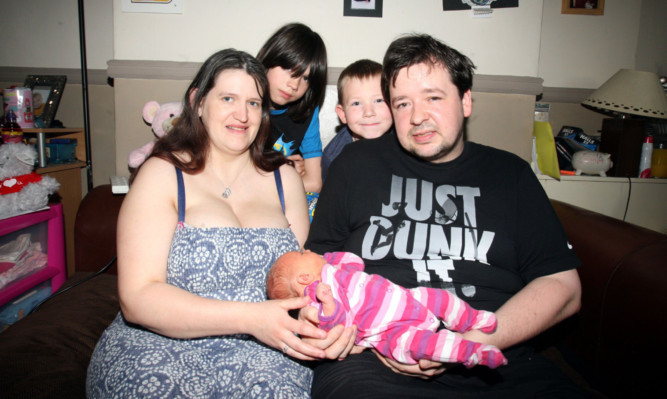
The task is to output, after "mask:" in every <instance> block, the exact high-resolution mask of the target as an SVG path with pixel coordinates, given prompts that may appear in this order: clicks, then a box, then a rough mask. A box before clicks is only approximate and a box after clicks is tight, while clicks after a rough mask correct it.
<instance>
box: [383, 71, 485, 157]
mask: <svg viewBox="0 0 667 399" xmlns="http://www.w3.org/2000/svg"><path fill="white" fill-rule="evenodd" d="M389 97H390V107H391V112H392V114H393V115H394V126H395V128H396V135H397V136H398V141H399V142H400V143H401V146H402V147H403V148H405V150H407V151H408V152H410V153H412V154H414V155H416V156H418V157H420V158H423V159H424V160H427V161H430V162H434V163H441V162H449V161H452V160H454V159H456V158H457V157H458V156H459V155H461V152H463V121H464V119H465V118H466V117H468V116H470V113H471V112H472V95H471V93H470V90H468V91H466V92H465V93H464V94H463V98H461V97H460V96H459V92H458V89H457V88H456V86H455V85H454V83H452V80H451V77H450V75H449V71H447V70H446V69H445V68H444V67H443V66H442V65H438V64H436V65H430V64H423V63H422V64H416V65H413V66H411V67H407V68H403V69H401V70H400V71H399V72H398V75H397V77H396V82H395V84H394V85H393V86H390V87H389Z"/></svg>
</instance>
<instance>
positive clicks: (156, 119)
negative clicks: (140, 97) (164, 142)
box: [127, 101, 183, 168]
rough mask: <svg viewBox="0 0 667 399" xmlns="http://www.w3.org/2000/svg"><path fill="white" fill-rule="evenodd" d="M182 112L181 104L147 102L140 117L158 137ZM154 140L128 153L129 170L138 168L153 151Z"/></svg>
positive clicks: (171, 125) (172, 124)
mask: <svg viewBox="0 0 667 399" xmlns="http://www.w3.org/2000/svg"><path fill="white" fill-rule="evenodd" d="M181 112H183V104H182V103H180V102H169V103H164V104H162V105H160V103H158V102H157V101H149V102H147V103H146V105H144V109H143V111H142V115H143V117H144V120H145V121H146V123H149V124H150V125H151V128H152V130H153V133H154V134H155V135H156V136H157V137H158V138H160V137H162V136H164V135H165V134H167V133H168V132H169V131H170V130H171V128H172V127H173V126H174V124H176V122H177V121H178V117H179V116H180V115H181ZM154 145H155V140H153V141H151V142H149V143H146V144H144V145H143V146H141V147H139V148H137V149H136V150H134V151H132V152H131V153H130V156H129V157H128V160H127V164H128V165H129V166H130V167H131V168H138V167H139V166H141V164H142V163H144V161H145V160H146V158H147V157H148V155H149V154H150V153H151V151H153V146H154Z"/></svg>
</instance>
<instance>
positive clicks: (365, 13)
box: [343, 0, 382, 18]
mask: <svg viewBox="0 0 667 399" xmlns="http://www.w3.org/2000/svg"><path fill="white" fill-rule="evenodd" d="M343 16H344V17H375V18H382V0H343Z"/></svg>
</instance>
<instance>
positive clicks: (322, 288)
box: [315, 283, 336, 316]
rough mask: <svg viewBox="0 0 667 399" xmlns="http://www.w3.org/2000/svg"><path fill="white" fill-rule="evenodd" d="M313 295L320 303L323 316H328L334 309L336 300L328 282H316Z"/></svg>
mask: <svg viewBox="0 0 667 399" xmlns="http://www.w3.org/2000/svg"><path fill="white" fill-rule="evenodd" d="M315 295H316V296H317V300H318V301H319V302H320V303H321V304H322V314H323V315H324V316H330V315H332V314H333V312H335V311H336V302H335V301H334V297H333V294H332V293H331V287H330V286H329V285H328V284H324V283H319V284H317V288H316V290H315Z"/></svg>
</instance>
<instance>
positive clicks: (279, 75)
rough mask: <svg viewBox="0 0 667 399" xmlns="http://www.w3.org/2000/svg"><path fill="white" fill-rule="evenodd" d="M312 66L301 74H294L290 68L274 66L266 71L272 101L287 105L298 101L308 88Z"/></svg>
mask: <svg viewBox="0 0 667 399" xmlns="http://www.w3.org/2000/svg"><path fill="white" fill-rule="evenodd" d="M309 74H310V67H308V69H307V70H306V72H304V73H303V75H301V76H296V77H295V76H292V71H291V70H290V69H283V68H282V67H279V66H277V67H273V68H270V69H269V70H268V71H267V72H266V78H267V79H268V80H269V95H270V96H271V101H272V102H273V103H274V104H277V105H287V104H289V103H293V102H295V101H298V100H300V99H301V97H303V95H304V94H306V90H308V77H309Z"/></svg>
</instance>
